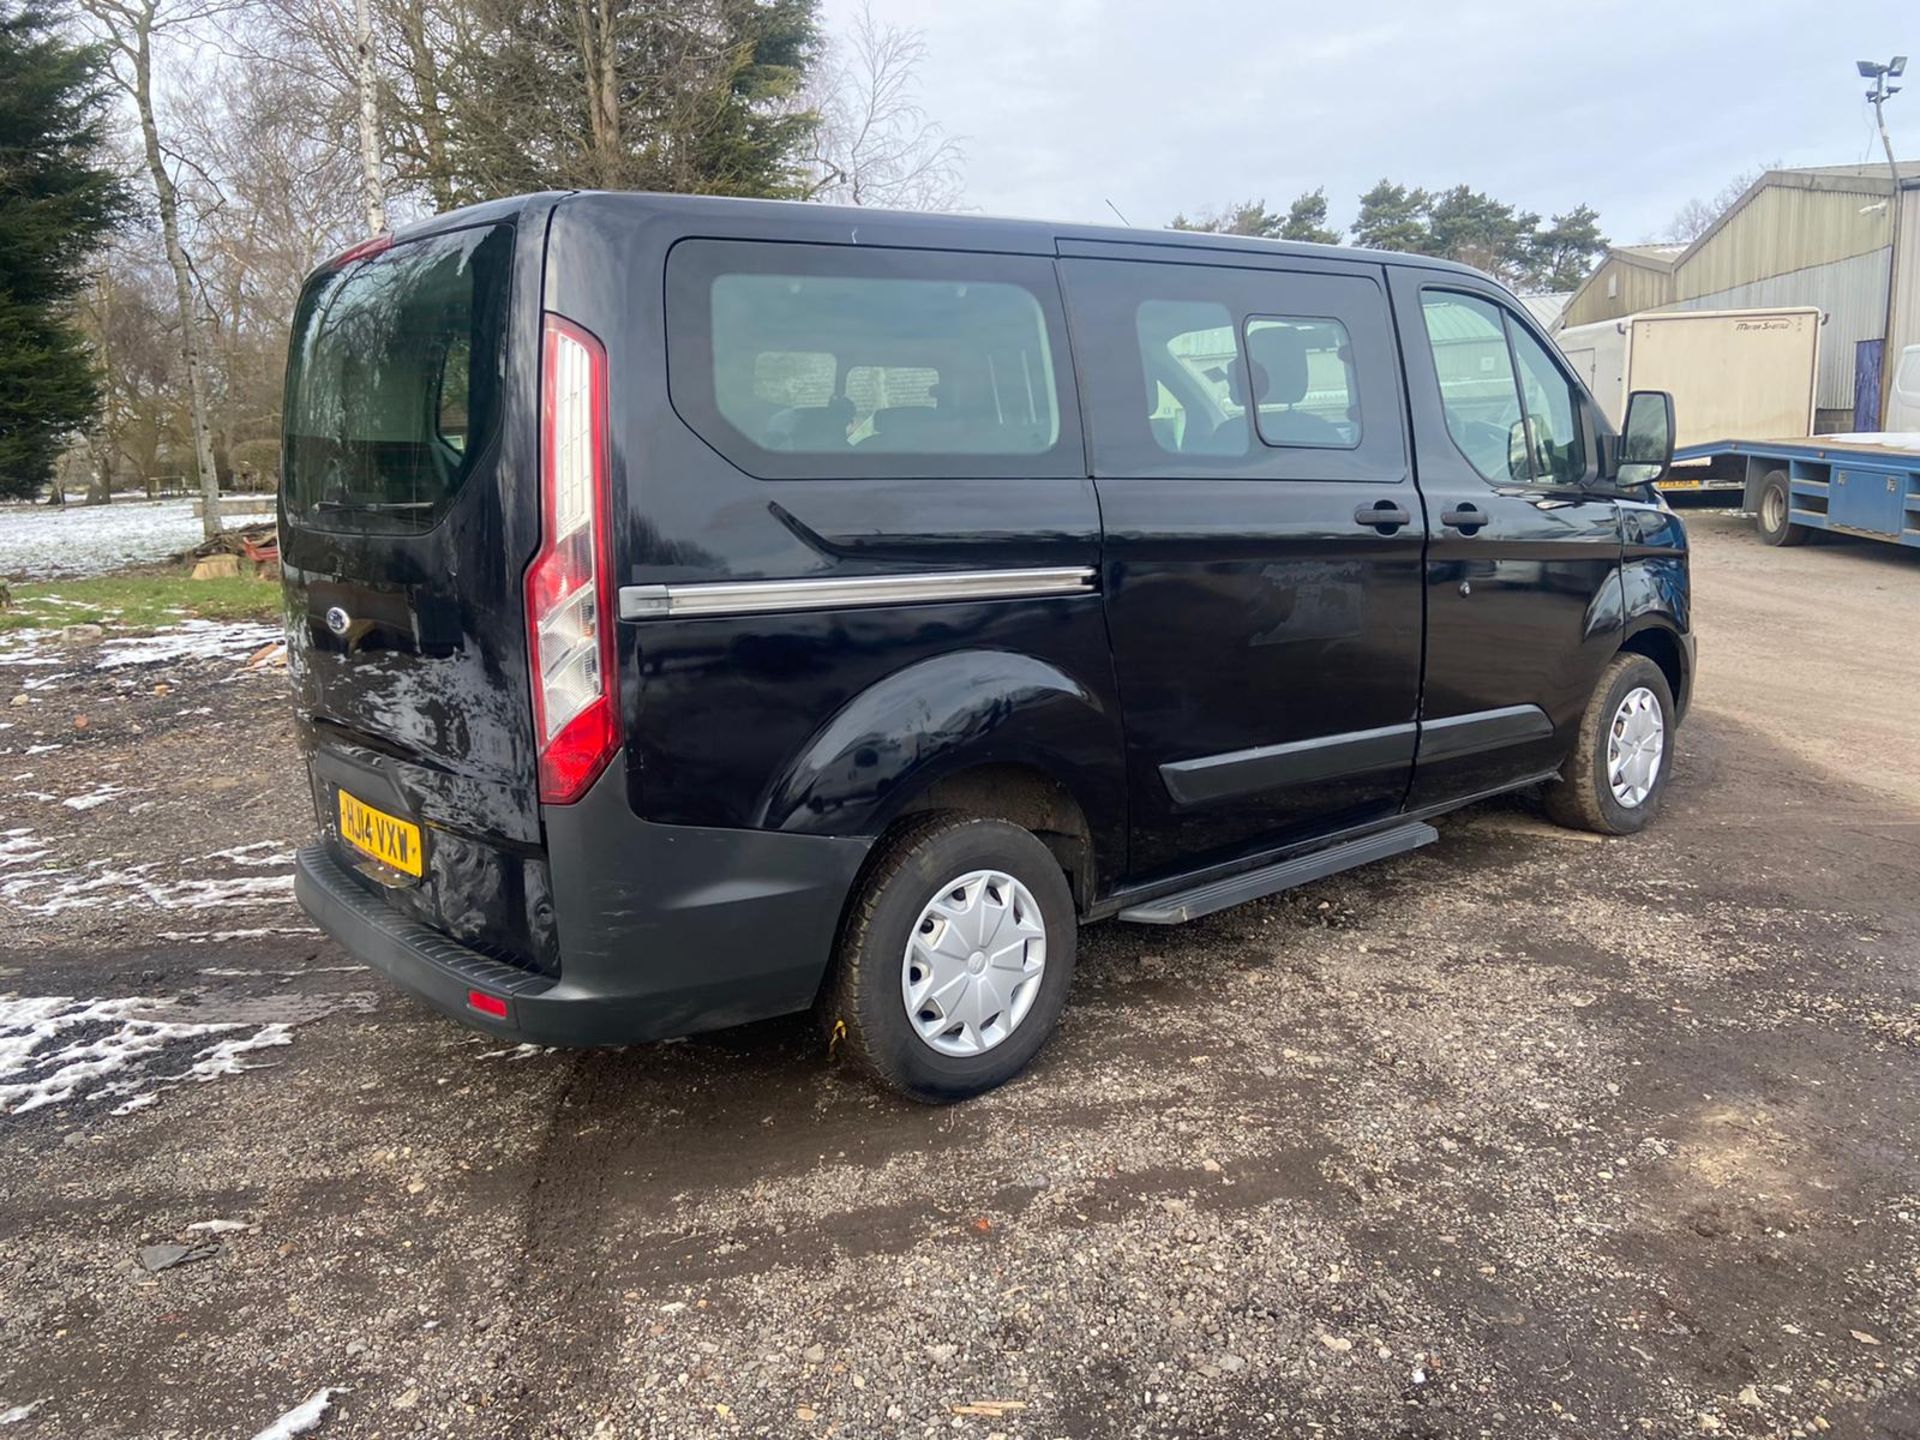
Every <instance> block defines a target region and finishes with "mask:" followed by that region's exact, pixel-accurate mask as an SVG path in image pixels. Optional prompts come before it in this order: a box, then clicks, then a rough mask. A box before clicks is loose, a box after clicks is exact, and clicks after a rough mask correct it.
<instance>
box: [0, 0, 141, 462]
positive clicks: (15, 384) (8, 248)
mask: <svg viewBox="0 0 1920 1440" xmlns="http://www.w3.org/2000/svg"><path fill="white" fill-rule="evenodd" d="M104 66H105V60H104V57H103V56H102V54H101V53H100V51H99V50H98V49H96V48H94V47H91V46H76V45H73V44H70V43H68V42H67V41H66V40H65V39H63V38H62V37H61V35H60V32H59V30H58V28H57V27H56V24H55V21H54V19H53V16H52V14H51V13H50V12H49V11H48V10H46V9H45V8H43V7H42V6H41V5H40V4H38V3H37V0H29V3H27V4H25V5H13V4H10V3H6V0H0V496H5V497H8V498H27V497H30V496H32V495H35V494H37V493H38V492H39V490H40V488H41V487H42V486H43V485H45V484H46V483H47V481H48V480H49V479H50V478H51V477H52V474H53V464H54V461H55V459H57V458H58V456H59V454H60V451H61V449H62V448H63V447H64V446H65V444H66V443H67V441H68V440H69V438H70V437H72V436H73V435H74V434H75V433H76V432H78V431H80V430H83V429H84V428H86V426H87V425H88V424H89V422H90V421H91V420H92V418H93V416H94V413H95V410H96V407H97V405H98V403H99V385H98V379H97V377H96V376H95V374H94V371H93V366H92V364H91V362H90V361H89V359H88V357H87V352H86V349H85V346H84V343H83V341H82V339H81V336H80V333H79V330H78V328H77V327H76V324H75V321H74V317H73V314H72V304H73V301H74V299H75V297H76V296H77V295H78V294H79V292H80V290H81V288H82V286H83V285H84V284H85V280H86V274H85V270H86V263H87V258H88V257H89V256H90V255H91V254H92V253H93V251H94V250H95V249H96V248H97V247H98V246H99V244H100V242H101V241H102V240H103V239H104V238H105V237H106V236H107V234H108V233H109V232H111V231H112V230H113V229H114V227H115V226H117V225H118V224H120V223H121V221H122V220H123V219H125V217H126V216H127V214H128V213H129V210H130V208H131V203H132V202H131V198H130V196H129V194H128V191H127V189H126V187H125V185H124V184H122V182H121V181H120V180H119V178H118V177H117V176H115V175H114V174H113V172H112V171H111V170H109V169H108V168H107V167H106V166H105V164H103V163H102V162H103V158H104V157H103V153H102V145H103V140H104V131H103V124H104V117H105V112H106V103H107V101H106V84H105V76H104Z"/></svg>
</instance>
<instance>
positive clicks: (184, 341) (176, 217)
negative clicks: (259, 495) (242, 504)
mask: <svg viewBox="0 0 1920 1440" xmlns="http://www.w3.org/2000/svg"><path fill="white" fill-rule="evenodd" d="M134 35H135V44H134V47H133V57H132V58H133V81H134V90H133V99H134V104H135V105H137V106H138V107H139V110H140V135H141V138H142V139H143V140H144V141H145V142H146V151H147V172H148V174H150V175H151V176H152V177H153V198H154V203H155V206H156V208H158V210H159V211H160V235H161V238H162V239H163V240H164V241H165V242H166V247H167V264H168V265H170V266H171V267H172V268H173V294H174V302H175V304H177V305H178V306H179V309H180V359H181V361H182V362H183V363H184V364H185V365H186V367H187V396H188V399H189V401H190V402H191V404H192V407H193V453H194V460H195V462H196V464H197V465H198V467H199V471H200V496H201V499H202V500H203V501H204V509H205V511H206V514H205V516H204V517H203V519H202V522H201V525H202V528H203V530H204V531H205V532H206V536H207V538H208V539H209V540H211V539H213V537H214V536H216V535H218V534H219V533H220V530H221V525H220V476H219V473H218V472H217V471H216V470H215V469H214V468H213V437H212V435H211V433H210V432H209V430H208V427H207V384H206V378H205V377H204V376H203V375H202V374H201V373H200V321H199V317H198V316H197V315H196V314H195V313H194V304H193V275H192V273H191V272H190V271H189V270H188V268H187V252H186V250H185V249H184V248H182V246H181V244H180V200H179V196H178V195H177V194H175V193H174V188H173V177H172V176H170V175H168V174H167V162H166V157H165V156H164V155H162V154H161V152H160V128H159V126H158V125H156V124H155V123H154V119H153V8H152V5H151V3H149V4H148V5H147V7H146V8H145V9H143V10H142V11H141V12H140V14H139V17H138V20H137V22H136V25H135V29H134Z"/></svg>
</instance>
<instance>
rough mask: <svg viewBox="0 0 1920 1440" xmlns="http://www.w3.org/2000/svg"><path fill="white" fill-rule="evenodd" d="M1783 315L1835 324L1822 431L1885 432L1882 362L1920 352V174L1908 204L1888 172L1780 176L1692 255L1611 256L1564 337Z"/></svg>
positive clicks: (1623, 250) (1911, 166)
mask: <svg viewBox="0 0 1920 1440" xmlns="http://www.w3.org/2000/svg"><path fill="white" fill-rule="evenodd" d="M1896 201H1897V207H1898V208H1897V209H1896ZM1896 234H1897V235H1898V244H1897V247H1896V244H1895V240H1894V237H1895V235H1896ZM1896 248H1897V250H1898V254H1897V255H1896V254H1895V250H1896ZM1889 280H1891V281H1892V285H1893V296H1894V311H1893V315H1892V324H1891V326H1889V324H1888V310H1887V293H1888V283H1889ZM1774 305H1817V306H1819V307H1820V309H1821V310H1823V311H1825V312H1826V316H1827V320H1826V324H1825V325H1824V326H1823V327H1822V329H1821V337H1820V391H1819V400H1818V408H1819V412H1820V413H1819V428H1820V429H1821V430H1827V431H1831V430H1850V429H1854V428H1856V424H1858V426H1859V428H1865V429H1871V428H1875V427H1876V426H1877V423H1878V415H1879V389H1878V384H1877V381H1878V378H1879V373H1880V369H1881V365H1882V355H1883V353H1884V354H1888V355H1898V354H1899V353H1900V351H1901V350H1902V349H1903V348H1904V347H1906V346H1908V345H1920V162H1912V161H1909V162H1906V163H1904V164H1902V165H1901V166H1900V186H1899V193H1898V196H1897V197H1896V195H1895V191H1894V183H1893V177H1892V175H1890V174H1889V173H1888V171H1887V167H1886V166H1885V165H1825V166H1819V167H1815V168H1811V169H1798V170H1770V171H1768V172H1767V173H1766V174H1765V175H1763V176H1761V177H1760V179H1758V180H1756V181H1755V182H1754V183H1753V185H1752V186H1751V187H1750V188H1749V189H1748V190H1747V192H1746V194H1744V195H1742V196H1741V197H1740V198H1739V199H1738V200H1736V201H1735V202H1734V203H1733V205H1732V206H1730V207H1729V208H1728V210H1727V211H1726V213H1725V214H1723V215H1722V216H1720V218H1719V219H1718V220H1716V221H1714V223H1713V225H1712V226H1711V227H1710V228H1708V229H1707V230H1706V231H1705V232H1703V233H1702V234H1701V236H1700V238H1699V239H1697V240H1695V241H1694V242H1693V243H1692V244H1691V245H1686V246H1678V245H1622V246H1618V247H1616V248H1615V249H1613V250H1611V251H1609V252H1608V255H1607V258H1606V259H1605V260H1604V261H1603V262H1602V263H1601V265H1600V268H1599V269H1597V270H1595V271H1594V272H1593V274H1592V275H1590V276H1588V277H1587V280H1586V283H1585V284H1583V285H1582V286H1581V287H1580V288H1579V289H1578V290H1576V291H1575V292H1574V294H1573V298H1572V299H1571V300H1569V301H1568V302H1567V307H1566V309H1565V310H1564V311H1562V312H1561V315H1560V319H1559V321H1558V323H1557V324H1556V325H1555V327H1554V328H1555V330H1556V331H1557V330H1560V329H1564V328H1566V327H1569V326H1573V325H1586V324H1590V323H1592V322H1593V321H1596V320H1613V319H1618V318H1619V317H1621V316H1623V315H1632V314H1634V313H1636V312H1638V311H1641V310H1744V309H1752V308H1756V307H1760V306H1774ZM1882 342H1885V349H1884V352H1883V350H1882ZM1860 378H1864V379H1865V381H1866V382H1867V383H1865V384H1863V385H1861V386H1860V387H1859V393H1858V395H1857V396H1856V380H1857V379H1860ZM1857 401H1858V402H1859V412H1860V413H1859V415H1858V417H1857V419H1856V402H1857Z"/></svg>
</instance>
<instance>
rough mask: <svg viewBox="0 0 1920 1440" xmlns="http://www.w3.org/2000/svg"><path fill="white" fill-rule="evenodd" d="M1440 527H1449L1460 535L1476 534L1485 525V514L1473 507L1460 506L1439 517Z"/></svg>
mask: <svg viewBox="0 0 1920 1440" xmlns="http://www.w3.org/2000/svg"><path fill="white" fill-rule="evenodd" d="M1440 523H1441V524H1442V525H1450V526H1452V527H1453V528H1454V529H1455V530H1458V531H1459V532H1460V533H1461V534H1462V535H1474V534H1478V533H1479V531H1480V530H1481V528H1482V527H1484V526H1485V525H1486V523H1487V512H1486V511H1484V510H1482V509H1480V508H1479V507H1478V506H1475V505H1461V506H1458V507H1456V508H1455V509H1452V510H1448V511H1445V512H1444V513H1442V515H1441V516H1440Z"/></svg>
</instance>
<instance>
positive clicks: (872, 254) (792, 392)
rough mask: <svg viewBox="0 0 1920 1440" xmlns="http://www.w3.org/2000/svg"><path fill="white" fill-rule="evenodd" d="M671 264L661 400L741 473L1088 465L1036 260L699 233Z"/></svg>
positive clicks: (1042, 469) (902, 472)
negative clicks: (669, 401) (712, 237)
mask: <svg viewBox="0 0 1920 1440" xmlns="http://www.w3.org/2000/svg"><path fill="white" fill-rule="evenodd" d="M667 280H668V312H667V313H668V322H667V366H668V375H669V384H670V387H671V390H672V395H673V403H674V408H675V410H676V411H678V412H679V414H680V416H681V418H682V419H684V420H685V421H686V422H687V423H688V424H689V425H691V426H692V427H693V429H694V430H695V431H697V432H698V433H699V434H700V435H701V436H702V437H703V438H705V439H706V440H707V441H708V443H709V444H711V445H713V446H714V447H715V448H716V449H717V450H719V451H720V452H721V453H722V454H723V455H725V456H726V457H727V458H728V459H730V460H732V461H733V462H734V463H735V464H736V465H738V466H739V467H740V468H741V469H743V470H745V471H747V472H748V473H749V474H754V475H760V476H765V477H767V478H774V479H809V478H832V477H843V476H844V477H859V476H874V477H883V476H884V477H894V476H941V475H950V476H960V475H1009V474H1012V475H1055V474H1080V473H1083V472H1084V465H1083V461H1082V459H1081V453H1080V445H1079V436H1078V434H1077V433H1076V432H1075V430H1074V428H1073V423H1072V408H1073V400H1072V395H1071V391H1070V389H1069V382H1068V379H1067V377H1066V376H1065V375H1063V374H1062V371H1063V370H1065V369H1066V368H1067V367H1066V346H1065V340H1064V329H1063V325H1062V322H1061V317H1060V315H1059V313H1058V300H1057V298H1056V296H1055V294H1054V281H1053V277H1052V272H1051V268H1050V267H1049V266H1048V265H1047V264H1046V262H1045V261H1040V260H1029V259H1024V258H1021V257H1015V256H995V255H965V254H953V253H947V252H918V251H898V250H877V249H871V250H866V249H855V248H852V247H827V246H808V245H770V244H754V243H747V242H734V241H705V240H701V241H688V242H684V243H682V244H681V245H678V246H676V247H675V249H674V251H673V254H672V256H671V258H670V259H669V261H668V268H667Z"/></svg>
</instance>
